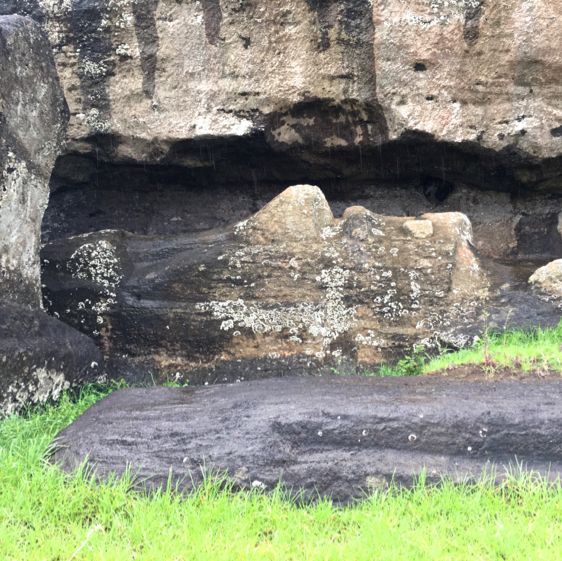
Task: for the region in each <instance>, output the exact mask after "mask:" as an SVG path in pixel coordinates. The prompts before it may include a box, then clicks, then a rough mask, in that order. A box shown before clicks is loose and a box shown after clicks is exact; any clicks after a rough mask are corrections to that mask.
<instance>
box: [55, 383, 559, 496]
mask: <svg viewBox="0 0 562 561" xmlns="http://www.w3.org/2000/svg"><path fill="white" fill-rule="evenodd" d="M561 404H562V382H561V381H556V380H553V381H541V382H517V381H502V382H466V381H455V380H444V379H439V378H434V379H428V378H423V379H417V378H413V379H412V378H405V379H404V378H403V379H388V378H387V379H380V378H354V377H352V378H340V377H322V378H285V379H277V380H262V381H254V382H247V383H243V384H233V385H220V386H213V387H207V388H185V389H168V388H158V389H156V388H153V389H134V390H133V389H130V390H121V391H119V392H117V393H114V394H112V395H111V396H110V397H108V398H106V399H105V400H103V401H101V402H99V403H98V404H96V405H95V406H94V407H92V408H91V409H90V410H89V411H87V412H86V413H85V414H84V415H83V416H82V417H80V418H79V419H78V420H77V421H75V422H74V423H73V424H72V425H70V427H68V428H67V429H65V430H64V431H63V432H62V433H61V434H60V435H59V436H58V439H57V441H56V442H57V447H58V450H57V451H56V453H55V454H54V457H53V458H52V459H53V461H55V462H57V463H59V464H60V465H61V466H62V467H63V468H64V469H65V470H67V471H73V470H75V469H76V468H77V467H78V466H80V465H82V462H83V461H84V460H86V459H88V461H89V463H90V465H91V466H93V467H94V468H95V470H96V473H97V475H98V476H99V477H101V478H105V477H107V476H109V475H110V474H111V473H117V474H123V472H124V471H125V468H126V467H127V466H129V467H130V468H131V470H132V473H133V474H134V475H136V476H137V478H138V479H137V481H138V484H139V485H140V486H144V487H148V488H150V489H153V488H155V487H156V488H157V487H161V486H163V485H166V483H167V481H168V477H169V476H170V474H171V475H172V480H173V481H174V482H177V483H178V484H179V485H180V488H190V487H191V485H192V484H198V483H199V482H200V481H201V479H202V474H213V473H215V474H216V473H217V472H218V473H221V474H222V473H224V472H226V473H228V475H229V476H230V477H231V478H233V479H234V481H235V482H236V483H237V484H238V485H240V486H243V487H259V488H263V489H265V490H271V489H272V488H273V487H275V486H276V485H277V484H278V483H279V482H281V483H283V484H284V485H285V486H287V487H288V488H289V489H291V490H293V491H298V490H304V492H305V496H306V497H309V498H315V497H316V496H317V493H319V494H320V495H328V496H331V497H333V498H334V499H336V500H338V501H347V500H349V499H351V498H352V497H362V496H363V494H364V493H366V492H368V491H372V490H373V489H380V488H384V487H385V486H386V485H387V484H388V482H389V481H391V480H392V479H394V481H395V482H397V483H399V484H404V485H409V484H411V483H412V480H413V479H414V478H416V477H417V476H418V475H419V474H420V472H421V471H422V470H423V469H425V470H426V475H427V480H428V481H429V482H439V481H440V480H441V478H442V477H446V478H450V479H453V480H454V481H464V480H465V479H466V478H469V479H470V478H478V477H479V476H480V475H482V472H483V470H487V472H488V476H489V475H490V474H491V472H492V470H495V472H496V476H497V477H498V479H500V478H501V477H503V476H504V475H505V473H506V468H507V469H509V468H511V469H512V470H517V469H518V468H520V467H521V466H524V467H526V468H528V469H529V468H530V469H535V470H537V471H538V472H540V473H541V474H543V475H545V476H549V477H551V478H556V477H560V476H562V430H561V429H562V407H561Z"/></svg>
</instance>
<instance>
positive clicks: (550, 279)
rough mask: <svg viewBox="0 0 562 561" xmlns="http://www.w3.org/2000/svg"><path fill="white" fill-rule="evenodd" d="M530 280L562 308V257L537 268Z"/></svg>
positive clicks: (545, 296)
mask: <svg viewBox="0 0 562 561" xmlns="http://www.w3.org/2000/svg"><path fill="white" fill-rule="evenodd" d="M529 282H530V283H531V284H532V285H533V286H534V287H535V288H536V289H537V290H538V291H539V292H540V293H541V294H542V295H543V297H544V298H545V299H547V300H550V301H552V302H554V303H556V304H558V306H559V307H560V309H562V259H557V260H556V261H551V262H550V263H548V265H545V266H544V267H541V268H540V269H537V270H536V271H535V272H534V273H533V275H532V276H531V278H530V279H529Z"/></svg>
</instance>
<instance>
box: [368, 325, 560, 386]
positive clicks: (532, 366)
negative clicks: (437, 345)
mask: <svg viewBox="0 0 562 561" xmlns="http://www.w3.org/2000/svg"><path fill="white" fill-rule="evenodd" d="M465 365H476V366H481V367H483V368H484V369H485V371H486V372H488V373H489V374H490V375H493V374H494V371H497V370H499V369H501V368H502V367H510V368H514V369H516V370H518V371H521V372H531V371H539V372H540V371H542V372H545V371H551V372H560V373H561V374H562V321H560V323H559V324H558V326H557V327H551V328H544V329H542V328H537V329H531V330H528V331H520V330H512V331H503V332H501V333H493V332H490V333H486V334H485V335H484V336H483V337H482V338H481V339H480V340H479V341H478V342H477V343H476V344H475V345H474V346H472V347H469V348H466V349H462V350H460V351H455V352H452V351H449V352H448V351H444V352H442V353H441V354H439V355H438V356H435V357H432V356H430V355H429V354H428V353H427V352H426V351H425V349H424V348H423V347H422V346H417V347H416V349H415V351H414V352H413V353H411V354H410V355H409V356H406V357H405V358H403V359H402V360H400V361H398V363H397V364H394V365H383V366H381V367H380V368H378V369H377V370H376V371H369V372H367V373H366V374H365V375H367V376H416V375H420V374H430V373H432V372H438V371H440V370H446V369H448V368H451V367H456V366H465Z"/></svg>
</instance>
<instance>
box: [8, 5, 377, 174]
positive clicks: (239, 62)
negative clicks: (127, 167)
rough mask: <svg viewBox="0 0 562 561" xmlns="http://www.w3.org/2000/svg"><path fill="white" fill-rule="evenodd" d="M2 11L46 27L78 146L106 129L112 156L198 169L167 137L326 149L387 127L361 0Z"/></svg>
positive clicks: (204, 161)
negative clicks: (255, 137)
mask: <svg viewBox="0 0 562 561" xmlns="http://www.w3.org/2000/svg"><path fill="white" fill-rule="evenodd" d="M5 10H6V11H9V10H18V11H19V12H23V13H32V14H33V15H34V16H35V17H36V18H37V19H39V20H41V21H42V22H43V24H44V26H45V28H46V29H47V30H48V33H49V36H50V38H51V43H52V45H53V49H54V52H55V58H56V60H57V64H58V67H59V72H60V74H61V78H62V81H63V83H64V84H65V91H66V95H67V99H68V101H69V105H70V108H71V111H72V119H71V123H70V132H69V134H70V137H71V139H72V140H73V141H74V142H73V145H72V147H73V148H74V149H75V150H78V151H82V150H89V149H90V148H91V146H92V145H95V144H96V142H97V140H99V139H96V138H94V136H95V135H112V136H113V137H114V144H113V147H114V149H115V150H114V153H113V154H112V156H111V157H112V158H117V159H121V160H136V161H150V162H160V161H162V160H163V159H164V158H169V159H171V160H174V161H175V162H176V163H181V164H183V165H186V166H187V167H200V166H205V167H207V166H209V163H210V162H209V158H208V155H207V154H199V149H197V150H194V151H191V152H190V150H189V146H187V145H184V146H175V144H176V143H178V142H183V141H187V140H192V139H202V138H206V139H209V138H230V139H232V138H240V137H244V136H249V135H252V134H255V133H259V132H263V134H265V136H266V137H267V139H268V140H267V142H268V143H269V144H271V145H275V146H278V147H279V148H280V149H281V150H282V149H284V148H286V147H287V146H292V145H310V144H315V143H318V144H320V145H321V146H323V147H324V148H332V147H337V146H342V145H343V146H347V145H354V146H355V145H357V144H368V143H369V142H372V141H373V140H375V139H378V138H380V137H381V135H384V133H385V131H384V120H383V119H382V116H381V115H380V112H379V110H378V105H377V104H376V102H375V97H374V96H375V84H374V74H373V65H374V63H373V33H374V31H373V23H372V7H371V3H370V2H369V1H368V0H344V1H339V0H338V1H333V0H330V1H328V2H324V1H322V2H317V1H316V0H292V1H291V2H290V3H287V2H286V1H285V0H270V1H269V2H254V1H250V2H247V1H243V2H238V0H235V1H233V0H204V1H202V2H176V1H175V0H162V1H160V0H148V1H146V2H138V1H136V0H101V1H100V0H85V1H81V2H53V1H51V0H19V1H16V2H14V3H12V6H7V7H6V8H5ZM336 127H337V128H338V129H339V131H336Z"/></svg>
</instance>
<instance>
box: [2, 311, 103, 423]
mask: <svg viewBox="0 0 562 561" xmlns="http://www.w3.org/2000/svg"><path fill="white" fill-rule="evenodd" d="M101 372H102V355H101V353H100V351H99V350H98V349H97V348H96V346H95V345H94V344H93V342H92V340H91V339H89V338H88V337H87V336H86V335H83V334H82V333H79V332H78V331H76V330H75V329H73V328H72V327H70V326H68V325H65V324H64V323H62V322H61V321H58V320H57V319H55V318H53V317H50V316H48V315H47V314H46V313H45V312H43V311H42V310H37V309H29V308H27V307H24V306H19V305H13V304H9V303H7V302H5V301H0V418H1V417H2V416H4V415H10V414H12V413H16V412H18V411H20V410H21V409H23V408H25V407H27V406H30V405H34V404H42V403H45V402H46V401H48V400H56V399H58V397H59V396H60V394H61V392H62V391H63V390H66V389H68V388H70V387H74V386H79V385H81V384H83V383H86V382H93V381H95V380H97V379H98V378H99V376H100V375H101Z"/></svg>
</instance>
